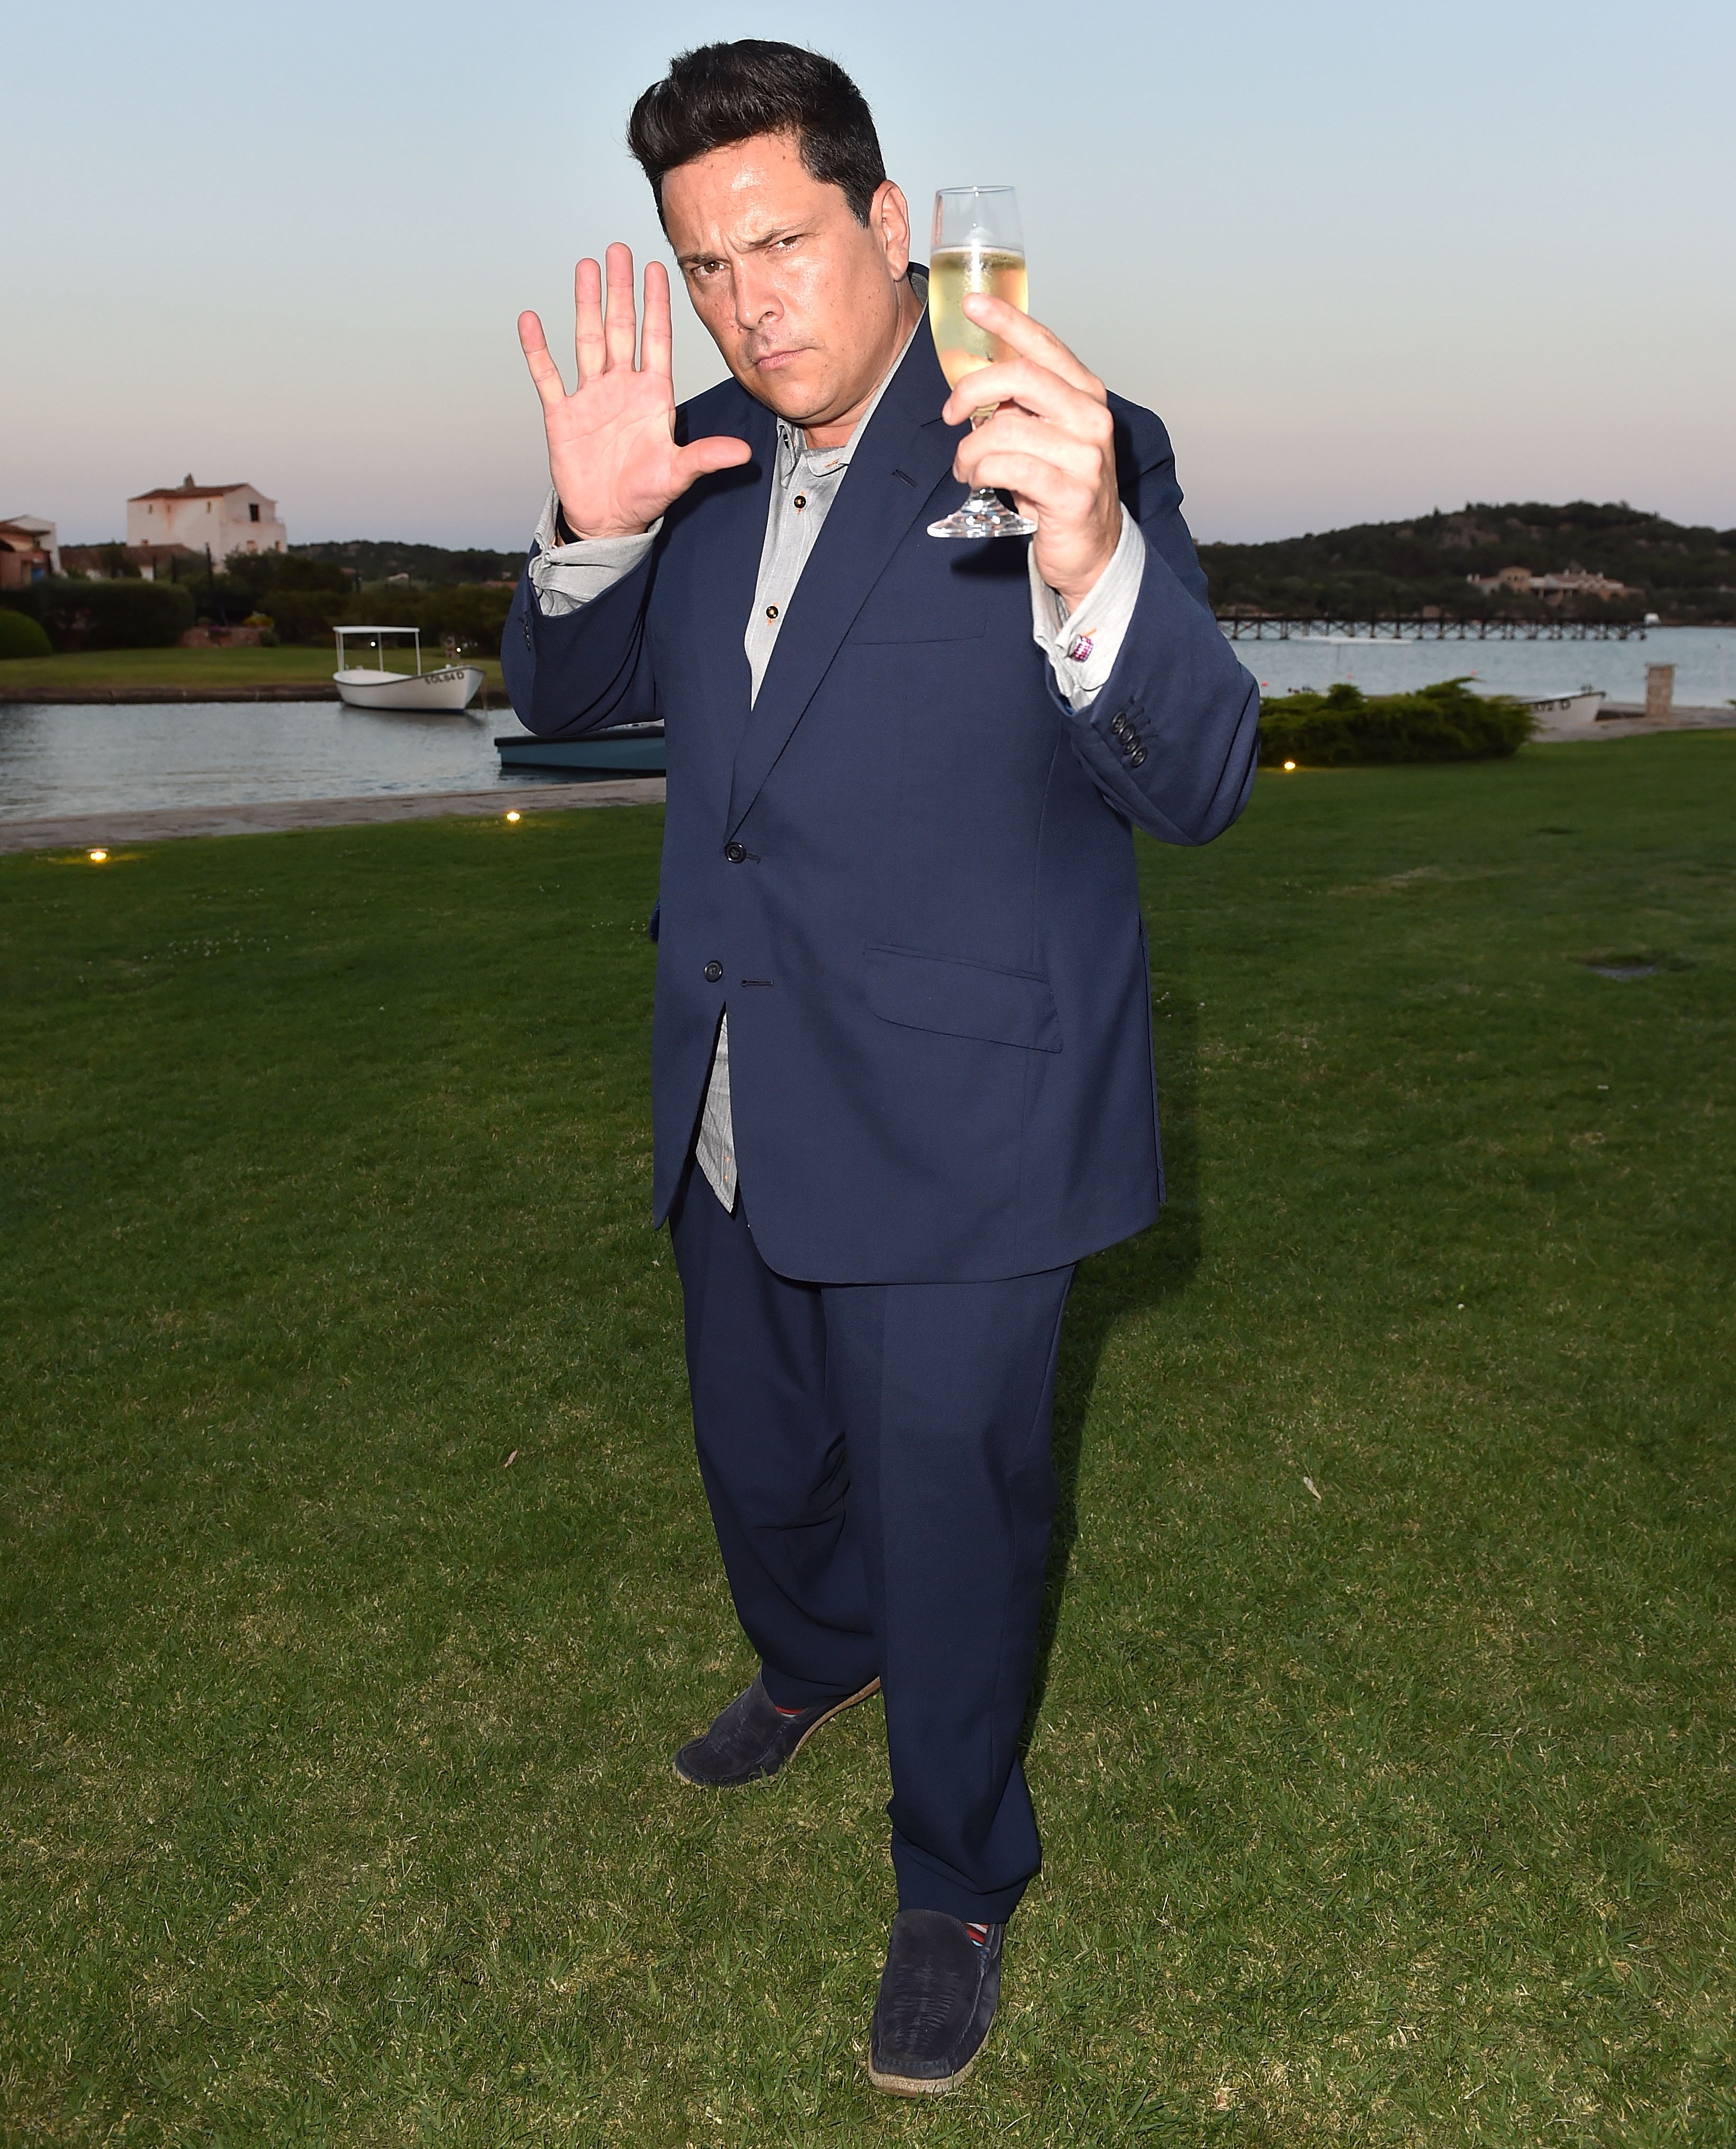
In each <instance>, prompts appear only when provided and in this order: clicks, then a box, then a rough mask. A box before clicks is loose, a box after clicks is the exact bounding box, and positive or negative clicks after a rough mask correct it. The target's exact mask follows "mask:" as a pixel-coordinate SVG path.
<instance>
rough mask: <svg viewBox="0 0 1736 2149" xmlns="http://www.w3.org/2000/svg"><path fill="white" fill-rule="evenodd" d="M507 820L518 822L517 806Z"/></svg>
mask: <svg viewBox="0 0 1736 2149" xmlns="http://www.w3.org/2000/svg"><path fill="white" fill-rule="evenodd" d="M506 818H507V819H508V820H509V821H516V820H517V818H518V808H517V807H516V806H515V807H514V808H513V809H512V811H511V813H509V814H508V815H507V816H506Z"/></svg>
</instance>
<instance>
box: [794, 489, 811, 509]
mask: <svg viewBox="0 0 1736 2149" xmlns="http://www.w3.org/2000/svg"><path fill="white" fill-rule="evenodd" d="M796 505H797V506H798V507H806V506H807V505H808V495H807V494H806V493H805V492H798V494H797V495H796Z"/></svg>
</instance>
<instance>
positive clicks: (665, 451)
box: [518, 242, 752, 537]
mask: <svg viewBox="0 0 1736 2149" xmlns="http://www.w3.org/2000/svg"><path fill="white" fill-rule="evenodd" d="M606 259H607V262H608V275H609V311H608V319H607V320H606V321H605V320H604V318H603V294H602V274H601V271H600V270H599V269H598V267H597V265H596V262H594V261H581V262H580V264H579V265H578V267H577V269H575V271H574V272H573V297H574V304H575V310H576V333H575V336H574V341H575V344H576V348H577V351H578V360H579V385H578V386H577V387H576V389H575V390H573V392H572V394H571V395H568V394H567V392H566V382H565V381H564V380H562V379H561V369H560V367H559V366H558V365H556V363H555V361H554V360H553V359H552V358H551V357H550V355H549V347H548V341H547V339H546V337H545V336H544V335H543V333H542V323H541V321H540V320H538V319H537V317H536V315H535V314H521V315H519V317H518V340H519V342H520V343H521V345H523V347H524V354H525V363H526V365H528V366H529V367H530V369H531V380H534V381H535V382H536V393H537V394H538V395H540V396H541V399H542V418H543V424H544V425H545V426H546V429H547V431H548V440H549V475H550V476H551V477H552V478H553V480H554V481H555V491H556V494H557V495H558V496H559V497H560V501H561V512H562V514H563V515H565V516H566V523H567V527H568V528H569V529H570V530H571V531H572V532H573V534H574V535H575V536H579V537H625V536H636V535H637V534H638V533H639V532H640V531H644V530H647V529H648V528H649V527H650V526H651V525H652V523H653V522H655V521H657V517H658V516H660V515H661V514H662V512H663V511H664V509H665V508H666V507H667V506H668V505H669V503H670V502H671V501H673V500H679V499H680V497H681V496H682V494H683V493H684V492H685V491H687V487H688V486H690V485H692V483H693V481H694V480H695V479H696V478H699V477H702V476H704V475H705V473H706V472H707V471H718V470H728V469H729V468H730V467H731V466H732V465H734V464H736V463H744V462H746V461H747V460H748V458H749V456H750V455H752V449H750V448H749V446H748V445H747V442H746V441H745V440H734V439H732V438H731V437H730V435H728V434H727V433H713V434H712V435H709V436H708V437H707V439H705V440H693V441H690V442H689V444H688V445H687V446H686V447H684V448H681V447H677V445H676V444H675V389H674V385H673V383H672V380H671V378H670V350H669V342H670V337H669V278H668V275H667V272H666V271H665V269H664V268H663V266H662V263H661V262H657V261H649V262H647V264H646V266H645V335H644V340H643V350H642V352H641V354H640V360H639V363H638V364H637V365H636V364H635V363H634V356H635V353H634V345H635V342H636V340H637V321H636V320H635V318H634V313H633V257H632V252H631V251H630V249H628V248H626V247H625V246H622V245H621V244H619V243H618V242H617V243H616V244H615V245H613V246H611V247H610V249H608V254H607V256H606Z"/></svg>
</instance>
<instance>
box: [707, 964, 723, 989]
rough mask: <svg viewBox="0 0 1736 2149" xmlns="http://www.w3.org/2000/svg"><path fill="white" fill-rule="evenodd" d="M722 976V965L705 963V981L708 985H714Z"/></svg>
mask: <svg viewBox="0 0 1736 2149" xmlns="http://www.w3.org/2000/svg"><path fill="white" fill-rule="evenodd" d="M722 975H723V965H722V964H721V963H707V964H706V966H705V981H706V983H707V984H708V985H715V984H717V981H718V979H720V978H721V977H722Z"/></svg>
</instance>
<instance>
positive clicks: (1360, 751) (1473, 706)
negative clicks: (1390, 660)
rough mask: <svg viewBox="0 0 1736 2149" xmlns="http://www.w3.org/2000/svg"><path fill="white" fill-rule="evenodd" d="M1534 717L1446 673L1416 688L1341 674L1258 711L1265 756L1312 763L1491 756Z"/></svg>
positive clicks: (1515, 743)
mask: <svg viewBox="0 0 1736 2149" xmlns="http://www.w3.org/2000/svg"><path fill="white" fill-rule="evenodd" d="M1531 732H1532V714H1531V712H1530V710H1529V709H1528V708H1527V707H1526V706H1525V704H1524V703H1523V702H1517V701H1515V700H1513V698H1512V697H1511V696H1510V695H1507V694H1477V693H1473V692H1472V690H1471V686H1470V682H1469V681H1468V680H1467V679H1442V680H1440V681H1438V682H1437V683H1436V684H1435V685H1434V686H1432V687H1419V688H1418V689H1417V690H1416V692H1415V693H1411V694H1365V693H1363V692H1362V691H1361V688H1360V687H1353V686H1351V683H1350V682H1349V681H1348V680H1342V681H1341V682H1339V684H1338V685H1337V686H1336V687H1332V688H1331V690H1330V691H1329V692H1326V693H1324V694H1316V693H1312V692H1307V691H1306V690H1304V691H1303V692H1300V693H1295V694H1283V695H1281V696H1279V697H1278V698H1277V699H1276V700H1275V701H1271V702H1266V703H1265V704H1264V705H1263V706H1262V707H1261V709H1260V760H1261V761H1262V762H1267V763H1271V762H1283V761H1296V762H1302V763H1304V764H1305V765H1306V766H1307V767H1314V768H1349V767H1354V766H1356V764H1357V763H1359V762H1361V763H1367V762H1398V761H1493V760H1498V759H1499V758H1501V757H1502V756H1504V755H1507V754H1510V753H1517V752H1518V750H1519V748H1520V747H1522V746H1523V745H1524V743H1525V742H1526V740H1527V739H1528V738H1529V737H1531Z"/></svg>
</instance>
